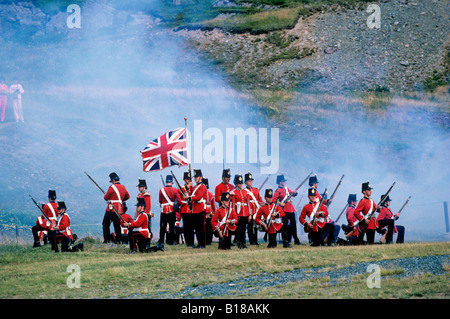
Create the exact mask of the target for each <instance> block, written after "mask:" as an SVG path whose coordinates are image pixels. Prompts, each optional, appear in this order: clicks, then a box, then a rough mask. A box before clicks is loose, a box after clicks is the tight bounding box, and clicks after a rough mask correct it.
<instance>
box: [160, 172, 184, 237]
mask: <svg viewBox="0 0 450 319" xmlns="http://www.w3.org/2000/svg"><path fill="white" fill-rule="evenodd" d="M172 184H173V176H172V175H167V176H166V186H164V187H163V188H161V189H160V190H159V204H160V205H161V218H160V222H159V243H160V244H164V235H165V234H166V229H167V225H169V232H168V233H167V238H166V243H167V244H169V245H173V244H174V242H175V221H176V213H175V210H174V205H175V202H177V203H178V204H179V203H180V202H181V197H180V195H179V192H178V191H177V190H176V189H175V188H173V187H172Z"/></svg>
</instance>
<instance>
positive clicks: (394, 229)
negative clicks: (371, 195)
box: [377, 195, 405, 244]
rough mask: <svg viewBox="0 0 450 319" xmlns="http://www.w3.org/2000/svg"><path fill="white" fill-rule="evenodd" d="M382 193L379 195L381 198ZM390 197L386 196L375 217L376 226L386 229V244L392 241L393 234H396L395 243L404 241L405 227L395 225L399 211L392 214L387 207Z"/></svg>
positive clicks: (389, 203)
mask: <svg viewBox="0 0 450 319" xmlns="http://www.w3.org/2000/svg"><path fill="white" fill-rule="evenodd" d="M383 197H384V195H381V200H382V199H383ZM391 201H392V199H391V198H390V197H389V195H388V197H387V199H386V200H385V201H384V203H383V204H382V205H381V209H380V213H379V214H378V217H377V222H378V227H379V228H380V229H385V231H387V234H386V244H390V243H392V242H393V235H394V234H396V233H398V234H397V244H400V243H403V242H404V236H405V227H403V226H400V225H395V221H396V220H398V218H399V217H400V215H399V213H397V214H394V213H393V212H392V210H391V208H390V207H389V206H390V205H391Z"/></svg>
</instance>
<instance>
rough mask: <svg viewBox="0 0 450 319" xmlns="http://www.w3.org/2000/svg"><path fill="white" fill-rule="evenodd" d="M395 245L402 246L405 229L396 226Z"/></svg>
mask: <svg viewBox="0 0 450 319" xmlns="http://www.w3.org/2000/svg"><path fill="white" fill-rule="evenodd" d="M396 227H397V231H398V233H397V241H396V243H397V244H403V243H404V242H405V227H404V226H400V225H397V226H396Z"/></svg>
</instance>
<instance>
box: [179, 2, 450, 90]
mask: <svg viewBox="0 0 450 319" xmlns="http://www.w3.org/2000/svg"><path fill="white" fill-rule="evenodd" d="M227 4H228V5H229V2H227ZM367 5H368V4H367V3H356V4H354V5H352V6H351V7H349V6H340V5H337V4H334V5H322V6H321V7H320V9H319V10H317V8H315V10H306V11H300V15H299V19H298V21H297V22H296V23H295V25H294V27H293V28H288V29H282V30H277V31H270V32H267V33H261V34H257V35H254V34H252V33H251V32H243V33H242V32H239V33H236V32H233V30H232V29H230V28H227V29H224V28H223V27H220V26H223V25H227V23H225V22H224V21H227V20H230V19H233V18H234V17H233V16H229V15H228V16H224V17H222V18H216V19H215V20H210V21H208V22H205V23H204V25H206V26H208V27H209V28H201V26H200V27H199V28H198V29H196V30H193V29H192V28H184V29H182V28H181V29H179V30H178V31H177V33H178V34H180V35H182V36H184V37H185V38H187V39H188V40H189V41H191V43H192V45H193V46H194V47H195V48H197V49H198V50H199V51H201V52H204V53H205V54H206V56H207V57H208V58H210V59H212V60H214V61H215V62H216V63H217V64H218V65H219V66H221V67H222V68H223V69H224V70H225V72H226V73H227V74H228V75H229V76H230V81H232V82H233V83H235V84H237V85H241V86H243V87H245V88H247V89H258V88H275V89H292V88H296V89H306V88H308V89H311V90H314V91H326V92H333V93H336V92H342V91H346V90H349V91H366V90H375V91H390V92H396V93H404V92H411V91H418V90H419V91H420V90H424V89H425V90H433V89H435V88H436V87H437V86H439V85H442V84H446V83H447V84H448V79H449V73H448V66H449V38H448V14H447V13H448V9H449V7H448V6H449V4H448V2H447V1H438V0H425V1H406V0H402V1H389V0H385V1H382V2H381V3H380V10H381V28H380V29H375V28H374V29H371V28H369V27H368V26H367V19H368V17H369V16H370V14H371V12H366V9H367ZM304 7H306V8H308V6H307V5H304V6H303V8H304ZM311 8H313V7H311ZM296 9H297V8H292V9H291V10H296ZM270 10H272V11H273V10H277V8H270V9H267V11H270ZM302 12H303V13H302ZM212 21H220V23H219V22H216V23H215V25H217V26H219V28H215V29H212V30H211V25H214V23H212ZM230 24H231V22H230V23H228V25H230Z"/></svg>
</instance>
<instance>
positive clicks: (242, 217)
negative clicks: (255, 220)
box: [230, 175, 251, 249]
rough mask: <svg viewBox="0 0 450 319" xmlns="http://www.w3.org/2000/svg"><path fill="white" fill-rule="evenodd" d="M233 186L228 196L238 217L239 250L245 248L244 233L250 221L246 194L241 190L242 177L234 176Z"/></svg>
mask: <svg viewBox="0 0 450 319" xmlns="http://www.w3.org/2000/svg"><path fill="white" fill-rule="evenodd" d="M234 185H235V189H233V190H232V191H231V192H230V194H231V197H232V205H233V208H234V210H235V211H236V214H237V216H238V219H239V221H238V224H237V230H236V237H237V241H238V247H239V248H240V249H242V248H247V246H246V245H245V231H246V229H247V225H248V223H249V220H250V218H251V217H250V212H249V210H248V201H249V198H248V192H247V191H246V190H245V189H243V188H242V186H243V185H244V180H243V178H242V175H235V176H234Z"/></svg>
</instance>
